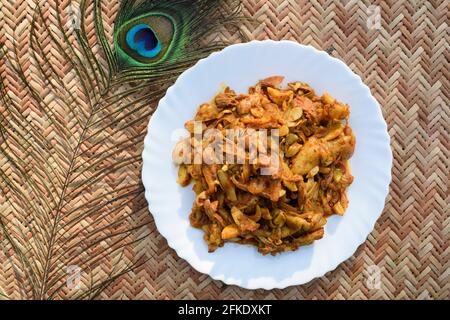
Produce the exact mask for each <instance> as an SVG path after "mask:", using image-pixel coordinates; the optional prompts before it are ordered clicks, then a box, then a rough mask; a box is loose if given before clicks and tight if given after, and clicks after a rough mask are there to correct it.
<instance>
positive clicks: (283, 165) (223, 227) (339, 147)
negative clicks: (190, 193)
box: [173, 76, 355, 255]
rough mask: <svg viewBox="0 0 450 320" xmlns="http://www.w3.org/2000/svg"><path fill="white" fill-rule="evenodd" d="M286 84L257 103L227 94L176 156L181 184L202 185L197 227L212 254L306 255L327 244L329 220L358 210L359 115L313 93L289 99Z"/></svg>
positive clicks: (270, 88) (204, 113)
mask: <svg viewBox="0 0 450 320" xmlns="http://www.w3.org/2000/svg"><path fill="white" fill-rule="evenodd" d="M282 81H283V77H281V76H273V77H269V78H267V79H264V80H261V81H259V82H258V83H257V84H256V85H255V86H253V87H250V88H249V90H248V94H236V93H235V92H234V91H233V90H232V89H230V88H225V89H224V91H223V92H221V93H219V94H217V95H216V96H215V98H214V99H213V100H212V101H211V102H210V103H204V104H202V105H201V106H200V107H199V109H198V111H197V114H196V115H195V118H194V119H193V120H190V121H187V122H186V124H185V128H186V129H187V130H188V131H189V133H190V136H189V137H188V138H186V139H183V140H182V141H180V142H179V143H178V144H177V147H176V148H175V150H174V154H173V156H174V161H175V162H177V163H178V164H179V171H178V183H179V184H180V185H181V186H188V185H189V184H190V183H191V182H193V190H194V192H195V194H196V199H195V201H194V203H193V206H192V212H191V213H190V216H189V219H190V223H191V225H192V226H193V227H196V228H201V229H202V230H203V231H204V239H205V241H206V242H207V244H208V249H209V252H213V251H215V250H216V249H217V248H218V247H222V246H223V245H224V243H225V242H234V243H239V244H249V245H254V246H256V247H257V248H258V251H259V252H260V253H262V254H268V253H270V254H272V255H275V254H277V253H280V252H284V251H290V250H296V249H298V248H299V247H300V246H303V245H308V244H311V243H312V242H314V241H315V240H317V239H320V238H322V237H323V235H324V226H325V224H326V222H327V217H329V216H330V215H332V214H338V215H342V214H344V212H345V209H346V208H347V206H348V199H347V196H346V189H347V187H348V186H349V185H350V184H351V183H352V181H353V177H352V175H351V173H350V168H349V164H348V159H349V158H350V157H351V156H352V154H353V151H354V147H355V137H354V135H353V133H352V130H351V128H350V127H349V125H348V118H349V113H350V110H349V106H348V105H346V104H344V103H341V102H338V101H336V100H335V99H334V98H333V97H331V96H330V95H328V94H324V95H322V96H318V95H316V93H315V92H314V90H313V89H312V88H311V87H310V86H309V85H307V84H305V83H301V82H293V83H289V84H288V85H287V87H286V88H284V89H283V88H281V87H280V86H281V82H282ZM196 128H197V129H196ZM208 129H215V130H212V132H213V133H212V134H211V133H210V134H206V133H207V131H208ZM271 129H277V130H271ZM230 130H231V131H232V132H234V135H231V137H230V134H229V131H230ZM210 131H211V130H210ZM236 132H237V134H236ZM255 132H256V133H257V134H255ZM259 132H266V133H265V135H261V134H260V133H259ZM261 137H265V138H263V139H261ZM219 138H220V139H219ZM221 139H222V140H223V141H225V142H224V143H217V142H218V141H219V140H221ZM242 141H243V142H244V143H242ZM189 150H193V151H192V152H190V151H189ZM255 151H256V156H255ZM196 160H197V161H196Z"/></svg>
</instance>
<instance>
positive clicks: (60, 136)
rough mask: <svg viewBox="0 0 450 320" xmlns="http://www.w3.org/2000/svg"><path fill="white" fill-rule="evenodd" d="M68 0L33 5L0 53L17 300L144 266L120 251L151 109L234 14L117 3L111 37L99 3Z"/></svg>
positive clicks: (6, 198)
mask: <svg viewBox="0 0 450 320" xmlns="http://www.w3.org/2000/svg"><path fill="white" fill-rule="evenodd" d="M77 3H79V5H77V6H76V5H75V2H73V3H72V2H70V1H64V3H61V2H60V1H59V0H51V1H45V2H42V4H40V5H38V6H37V7H36V9H35V11H34V14H33V15H32V17H31V21H30V25H29V29H27V30H26V33H25V35H26V36H24V34H22V35H21V36H20V35H19V36H18V37H17V40H16V41H17V43H14V42H12V41H11V40H10V39H9V38H8V39H7V40H6V41H8V44H7V46H2V48H1V49H2V51H1V52H0V54H1V56H0V80H1V82H0V110H1V112H0V161H1V163H2V165H1V166H0V248H1V249H0V266H1V267H4V268H3V269H4V270H12V272H14V278H15V280H16V282H17V283H16V284H15V285H14V286H18V287H20V292H21V294H22V298H33V299H54V298H61V297H63V298H64V297H69V298H95V297H97V296H99V295H100V294H101V292H102V291H103V290H104V289H105V288H106V287H107V286H108V285H110V284H111V283H113V282H114V281H115V280H116V279H118V278H119V277H121V276H122V275H124V274H125V273H127V272H128V271H130V270H132V269H134V268H136V267H138V266H140V265H142V264H144V263H145V262H146V260H147V259H148V256H147V255H146V254H144V255H143V256H136V255H134V254H132V252H133V248H134V247H133V246H134V245H135V244H136V243H137V242H140V241H143V240H144V239H146V237H148V236H149V234H150V231H149V228H148V225H149V224H150V223H151V219H150V215H148V212H147V206H146V202H145V198H144V197H143V189H142V185H141V183H140V180H139V178H140V175H139V167H140V153H141V148H142V141H143V138H144V135H145V133H146V125H147V123H148V119H149V117H150V115H151V113H152V111H153V108H152V107H154V106H155V104H156V102H157V101H158V100H159V99H160V98H161V96H162V95H163V94H164V92H165V90H166V89H167V88H168V86H169V85H170V84H171V83H173V81H174V80H175V79H176V77H177V76H178V75H179V74H180V73H181V72H182V71H183V70H185V69H186V68H187V67H189V66H190V65H192V64H193V63H195V62H196V61H197V60H198V59H200V58H203V57H205V56H207V55H208V54H209V53H210V52H211V51H213V50H217V49H219V48H221V47H223V46H224V45H226V44H225V43H223V42H214V43H207V40H206V39H207V36H208V35H210V34H211V33H212V32H214V31H216V30H217V28H218V27H223V26H224V25H230V26H233V25H235V24H236V20H235V19H236V18H237V16H238V14H239V1H232V0H230V1H226V0H215V1H214V0H192V1H166V0H154V1H134V0H123V1H122V2H121V6H120V8H119V10H118V12H117V15H116V19H115V25H114V29H113V30H111V26H106V25H105V22H104V21H106V19H104V17H103V14H104V10H107V8H106V7H107V6H108V4H109V2H107V1H105V2H102V1H101V0H80V2H79V1H77ZM5 5H8V4H5ZM111 7H113V6H111ZM69 8H77V9H76V10H75V11H76V12H77V13H78V14H77V15H76V16H77V17H78V18H79V19H78V27H74V26H73V25H71V24H70V23H67V22H68V21H70V20H71V19H72V16H71V15H70V12H71V11H70V10H68V9H69ZM18 23H19V22H18ZM139 25H143V27H135V26H139ZM133 28H135V29H133ZM132 29H133V30H132ZM130 30H132V32H131V33H129V32H130ZM127 34H129V35H128V37H129V40H128V43H127V40H126V37H127ZM6 47H7V48H10V49H12V50H6ZM150 254H152V253H151V252H149V253H148V255H150ZM70 266H76V267H77V268H80V270H82V273H81V274H80V286H81V288H82V290H71V289H70V287H68V282H70V281H69V280H70V279H68V275H70V273H69V271H68V267H70ZM0 290H1V291H4V290H6V289H5V288H2V289H0ZM7 294H8V292H0V296H7Z"/></svg>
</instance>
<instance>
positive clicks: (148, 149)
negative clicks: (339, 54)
mask: <svg viewBox="0 0 450 320" xmlns="http://www.w3.org/2000/svg"><path fill="white" fill-rule="evenodd" d="M272 75H283V76H285V83H286V82H289V81H294V80H298V81H302V82H307V83H309V84H310V85H311V86H312V87H313V88H314V89H315V90H316V92H317V93H318V94H322V93H323V92H324V91H327V92H328V93H330V94H331V95H332V96H334V97H336V98H337V99H338V100H339V101H342V102H346V103H348V104H349V105H350V110H351V115H350V126H351V127H352V129H353V131H354V133H355V136H356V149H355V153H354V155H353V157H352V158H351V160H350V165H351V170H352V174H353V175H354V178H355V179H354V182H353V184H352V185H351V187H350V188H349V190H348V197H349V201H350V204H349V207H348V209H347V211H346V213H345V215H344V216H343V217H340V216H332V217H331V218H330V219H329V220H328V223H327V224H326V227H325V236H324V237H323V238H322V239H321V240H318V241H316V242H314V244H312V245H309V246H306V247H301V248H300V249H299V250H298V251H295V252H287V253H282V254H279V255H277V256H275V257H273V256H270V255H267V256H262V255H261V254H259V253H258V252H257V250H256V249H255V248H254V247H251V246H244V245H237V244H230V243H227V244H225V246H224V247H223V248H219V249H218V250H216V251H215V252H214V253H208V250H207V245H206V243H205V241H204V240H203V238H202V236H203V231H201V230H198V229H194V228H193V227H191V226H190V224H189V220H188V215H189V213H190V210H191V206H192V202H193V200H194V192H193V191H192V190H191V188H190V187H187V188H181V187H180V186H179V185H177V183H176V180H177V167H176V166H175V165H174V164H173V163H172V157H171V156H172V150H173V148H174V146H175V144H176V142H177V141H178V140H179V135H177V134H174V132H178V133H179V132H180V129H182V128H183V125H184V122H185V121H187V120H189V119H192V118H193V116H194V115H195V112H196V109H197V107H198V106H199V105H200V104H201V103H203V102H207V101H210V100H211V99H212V97H213V96H214V95H215V94H216V93H217V92H218V91H220V89H221V88H223V86H224V84H226V85H228V86H230V87H231V88H233V89H234V90H236V91H237V92H239V93H246V92H247V89H248V87H249V86H251V85H254V84H255V83H256V82H257V81H258V80H260V79H263V78H266V77H268V76H272ZM181 131H183V130H181ZM389 141H390V140H389V135H388V133H387V129H386V123H385V121H384V119H383V116H382V113H381V110H380V107H379V105H378V103H377V101H376V100H375V99H374V98H373V97H372V95H371V94H370V91H369V88H368V87H367V86H366V85H364V84H363V83H362V81H361V79H360V77H358V76H357V75H355V74H354V73H353V72H352V71H351V70H350V68H349V67H347V66H346V65H345V64H344V63H343V62H342V61H340V60H338V59H335V58H332V57H330V56H329V55H328V54H326V53H325V52H321V51H318V50H316V49H314V48H312V47H309V46H303V45H300V44H298V43H295V42H291V41H279V42H276V41H270V40H268V41H252V42H248V43H244V44H236V45H232V46H229V47H227V48H225V49H224V50H222V51H220V52H217V53H213V54H211V55H210V56H209V57H208V58H206V59H203V60H200V61H199V62H198V63H197V64H196V65H195V66H193V67H192V68H190V69H189V70H187V71H185V72H184V73H183V74H182V75H181V76H180V77H179V78H178V80H177V81H176V82H175V84H174V85H173V86H172V87H170V88H169V89H168V90H167V93H166V96H165V97H164V98H163V99H161V101H160V102H159V106H158V108H157V110H156V112H155V113H154V114H153V116H152V118H151V120H150V124H149V130H148V134H147V136H146V138H145V148H144V151H143V161H144V163H143V169H142V180H143V183H144V186H145V196H146V198H147V201H148V204H149V209H150V212H151V213H152V214H153V217H154V219H155V223H156V226H157V228H158V230H159V231H160V232H161V234H162V235H163V236H164V237H165V238H166V239H167V242H168V244H169V246H170V247H172V248H173V249H175V251H176V252H177V254H178V255H179V256H180V257H181V258H183V259H185V260H186V261H188V262H189V263H190V264H191V265H192V266H193V267H194V268H195V269H197V270H198V271H200V272H203V273H206V274H209V275H210V276H211V277H212V278H214V279H218V280H222V281H223V282H225V283H227V284H235V285H238V286H241V287H244V288H248V289H256V288H264V289H272V288H284V287H287V286H290V285H298V284H303V283H306V282H308V281H310V280H311V279H313V278H315V277H320V276H322V275H324V274H325V273H326V272H328V271H331V270H333V269H335V268H336V267H337V265H338V264H340V263H341V262H343V261H344V260H346V259H348V258H349V257H350V256H351V255H352V254H353V253H354V252H355V251H356V249H357V248H358V246H359V245H360V244H362V243H363V242H364V241H365V239H366V238H367V236H368V235H369V233H370V232H371V231H372V229H373V227H374V224H375V222H376V220H377V219H378V217H379V216H380V214H381V212H382V210H383V207H384V201H385V198H386V196H387V194H388V186H389V183H390V180H391V165H392V152H391V149H390V144H389Z"/></svg>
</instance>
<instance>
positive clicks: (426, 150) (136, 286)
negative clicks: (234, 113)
mask: <svg viewBox="0 0 450 320" xmlns="http://www.w3.org/2000/svg"><path fill="white" fill-rule="evenodd" d="M61 2H62V6H63V7H64V3H65V1H61ZM105 3H108V2H105ZM34 5H35V1H33V0H23V1H22V0H21V1H19V0H16V1H14V0H12V1H11V0H8V1H2V3H1V4H0V9H1V10H0V43H1V44H4V45H5V46H6V48H7V49H11V48H12V43H13V39H15V41H16V43H17V44H18V47H17V48H18V50H19V55H22V57H23V58H24V59H23V61H27V60H26V57H27V55H28V54H29V53H28V52H27V49H26V48H27V46H26V43H27V41H28V39H27V37H28V33H27V28H28V25H29V20H30V17H31V12H32V8H33V7H34ZM243 6H244V14H245V15H247V16H249V17H254V18H256V20H257V21H258V22H257V23H256V24H251V23H245V24H244V25H243V26H242V31H243V32H244V33H246V34H247V35H248V36H249V37H250V38H255V39H268V38H270V39H291V40H296V41H298V42H300V43H303V44H309V45H312V46H314V47H316V48H319V49H323V50H326V49H330V50H329V52H331V54H332V55H333V56H335V57H338V58H340V59H342V60H343V61H345V62H346V63H347V64H348V65H349V66H350V67H351V68H352V70H354V72H355V73H357V74H359V75H360V76H361V77H362V79H363V81H364V82H365V83H366V84H367V85H368V86H369V87H370V88H371V90H372V93H373V94H374V95H375V97H376V98H377V100H378V101H379V103H380V105H381V106H382V109H383V114H384V116H385V118H386V121H387V123H388V127H389V134H390V136H391V139H392V149H393V153H394V166H393V181H392V184H391V192H390V195H389V197H388V199H387V203H386V207H385V210H384V213H383V215H382V216H381V218H380V219H379V221H378V223H377V224H376V227H375V230H374V231H373V232H372V233H371V234H370V236H369V238H368V239H367V241H366V242H365V243H364V244H363V245H362V246H361V247H360V248H359V249H358V251H357V252H356V253H355V254H354V256H353V257H352V258H351V259H349V260H348V261H346V262H344V263H342V264H341V265H340V266H339V267H338V268H337V269H336V270H334V271H332V272H329V273H328V274H326V275H325V276H324V277H322V278H320V279H315V280H313V281H311V282H310V283H308V284H306V285H303V286H296V287H289V288H286V289H283V290H272V291H264V290H256V291H248V290H244V289H241V288H238V287H235V286H226V285H224V284H222V283H221V282H218V281H213V280H211V279H210V278H209V277H208V276H206V275H202V274H199V273H197V272H196V271H194V270H193V269H192V268H191V267H190V266H189V265H188V264H187V263H186V262H185V261H183V260H181V259H180V258H178V257H177V256H176V254H175V253H174V251H173V250H171V249H170V248H169V247H168V246H167V243H166V241H165V240H164V239H163V238H162V236H161V235H160V234H159V233H158V231H157V230H156V228H155V225H154V223H153V221H152V220H151V219H150V220H151V221H150V223H149V225H148V227H146V228H144V229H143V230H142V231H140V235H144V234H149V236H148V237H147V238H146V239H145V240H144V241H142V242H140V243H139V244H137V245H134V246H132V247H131V248H130V249H129V250H128V251H127V254H129V255H131V256H132V255H139V254H144V255H145V256H147V257H148V258H149V261H148V262H147V263H146V264H145V265H144V266H142V267H140V268H139V269H138V270H135V271H134V272H132V273H129V274H127V275H126V276H124V277H122V278H121V279H120V280H118V281H117V282H115V283H114V284H113V285H111V286H110V287H109V288H108V289H107V290H106V291H105V292H104V293H103V294H102V296H101V297H102V298H111V299H120V298H123V299H132V298H133V299H174V298H178V299H180V298H181V299H182V298H198V299H215V298H222V299H242V298H243V299H253V298H276V299H324V298H327V299H367V298H370V299H381V298H390V299H391V298H392V299H405V298H406V299H414V298H424V299H429V298H439V299H448V298H450V249H449V246H450V237H449V232H450V213H449V200H450V197H449V192H448V185H449V174H448V173H449V163H450V160H449V159H450V151H449V144H450V142H449V139H450V133H449V124H450V122H449V118H450V108H449V106H450V103H449V102H450V101H449V99H450V88H449V57H450V54H449V40H450V39H449V32H448V30H449V26H448V22H449V6H450V4H449V2H448V1H445V0H442V1H419V0H402V1H394V0H391V1H374V0H373V1H368V0H366V1H356V0H340V1H330V0H312V1H306V0H305V1H303V0H244V1H243ZM374 6H375V7H374ZM102 9H103V11H104V17H105V19H106V25H107V26H109V27H110V29H109V30H107V31H110V30H111V26H112V25H113V22H114V16H115V12H116V10H117V3H116V2H115V1H112V2H111V3H108V4H106V5H105V6H104V7H103V8H102ZM377 10H379V12H380V14H381V19H380V26H379V28H378V27H377V26H375V27H374V25H373V23H374V21H373V20H372V19H373V14H374V12H375V13H376V12H378V11H377ZM46 14H48V15H49V16H51V15H52V14H53V13H52V12H46ZM88 27H92V25H91V26H88ZM91 29H92V28H91ZM218 36H219V37H221V38H224V39H231V40H233V39H235V40H236V39H237V36H236V35H233V34H230V33H227V32H223V33H222V34H220V35H218ZM42 41H43V44H44V45H45V42H46V39H45V38H43V39H42ZM54 59H55V64H56V66H57V69H58V70H61V72H62V73H66V74H65V76H67V77H68V79H70V73H69V72H68V70H67V69H68V68H67V66H65V65H64V63H63V61H61V59H59V60H58V57H55V58H54ZM24 63H26V62H24ZM7 68H8V66H6V65H0V72H6V70H7ZM7 82H8V83H7V85H8V89H9V90H12V91H13V93H14V97H15V99H18V101H20V102H21V105H22V106H23V109H22V112H24V113H27V114H29V119H30V123H31V122H32V121H33V119H34V114H35V113H36V112H38V111H36V110H34V109H33V106H32V104H31V103H30V101H29V100H28V98H27V97H26V95H25V91H24V90H23V88H22V87H21V85H20V83H19V82H18V81H17V79H14V78H13V77H9V78H8V79H7ZM69 82H70V81H69ZM75 85H76V84H74V86H75ZM1 111H2V109H0V112H1ZM142 112H144V113H145V112H146V113H149V110H142ZM146 124H147V123H138V124H134V125H133V126H131V127H130V128H129V129H128V130H130V131H132V135H131V136H142V135H143V134H144V133H145V126H146ZM0 143H1V141H0ZM142 145H143V144H142V141H139V142H138V143H137V148H136V150H134V151H135V153H134V154H131V155H129V156H135V157H136V158H138V156H139V154H140V152H141V150H142ZM139 161H140V160H139ZM2 164H3V160H2V159H0V166H2ZM133 168H134V169H132V170H127V171H124V172H123V171H122V172H120V173H118V176H117V177H113V178H115V179H112V181H113V180H120V181H124V180H125V181H137V180H138V179H139V175H140V163H138V164H137V165H136V166H133ZM88 200H89V199H85V201H88ZM1 203H2V201H1V199H0V205H1ZM0 208H1V206H0ZM123 210H132V211H133V212H134V214H135V216H136V221H139V222H143V221H146V220H147V219H148V211H147V209H146V203H145V200H144V196H143V192H142V188H141V189H140V191H139V193H138V196H137V197H136V198H135V200H134V201H133V203H132V205H130V206H128V207H124V208H123ZM371 266H377V267H379V268H380V270H381V287H380V288H377V287H375V288H374V287H373V286H370V285H368V281H367V280H368V279H369V278H368V274H369V273H370V272H371V271H370V270H372V269H371ZM0 267H1V268H0V292H2V291H3V292H4V293H6V294H7V295H8V296H10V297H12V298H18V297H20V296H21V293H20V290H19V288H18V286H17V283H16V281H14V279H15V277H16V276H17V274H15V271H14V269H13V268H12V267H11V264H10V263H9V261H8V259H6V257H5V256H4V255H3V253H2V252H0ZM108 268H110V266H105V270H104V272H108V271H107V270H108ZM100 272H102V271H100Z"/></svg>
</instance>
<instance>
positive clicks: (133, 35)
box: [126, 23, 161, 58]
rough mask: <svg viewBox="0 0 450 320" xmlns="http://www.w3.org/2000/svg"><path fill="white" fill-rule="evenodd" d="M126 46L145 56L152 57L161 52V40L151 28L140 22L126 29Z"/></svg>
mask: <svg viewBox="0 0 450 320" xmlns="http://www.w3.org/2000/svg"><path fill="white" fill-rule="evenodd" d="M126 42H127V45H128V48H130V49H131V50H134V51H135V52H136V53H137V54H138V55H140V56H142V57H145V58H154V57H156V56H157V55H158V53H160V52H161V42H160V41H159V39H158V37H157V36H156V34H155V32H153V30H152V28H151V27H150V26H148V25H146V24H143V23H140V24H138V25H135V26H133V27H132V28H131V29H130V30H128V32H127V35H126Z"/></svg>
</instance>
